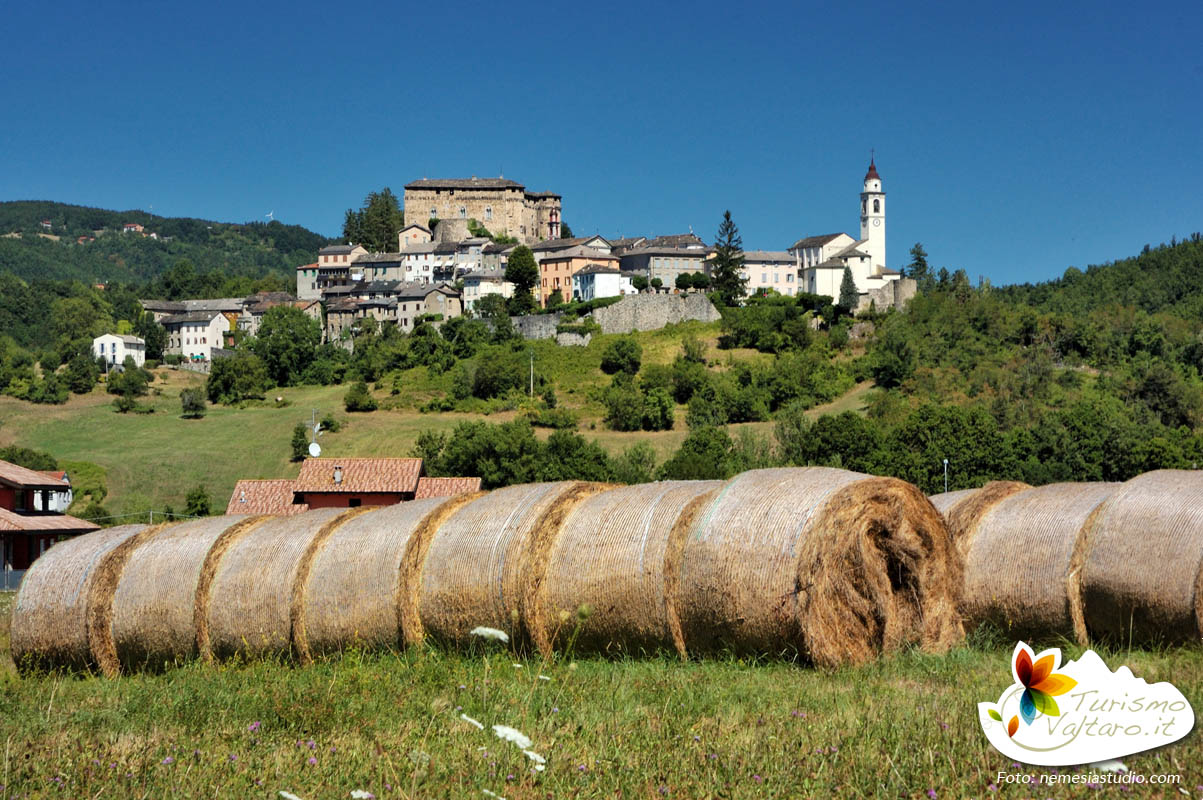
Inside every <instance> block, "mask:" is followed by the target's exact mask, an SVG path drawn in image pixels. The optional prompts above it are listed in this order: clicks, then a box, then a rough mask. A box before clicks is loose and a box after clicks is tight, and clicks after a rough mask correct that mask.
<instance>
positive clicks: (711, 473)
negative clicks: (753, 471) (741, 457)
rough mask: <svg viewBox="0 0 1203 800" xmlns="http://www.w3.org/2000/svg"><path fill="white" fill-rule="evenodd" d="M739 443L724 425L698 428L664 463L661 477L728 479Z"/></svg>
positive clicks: (731, 473) (668, 478)
mask: <svg viewBox="0 0 1203 800" xmlns="http://www.w3.org/2000/svg"><path fill="white" fill-rule="evenodd" d="M734 451H735V443H734V442H732V441H731V437H730V436H728V435H727V432H726V431H725V430H723V429H722V428H694V429H693V430H691V431H690V432H689V435H688V436H686V437H685V441H683V442H681V446H680V447H679V448H678V449H677V452H675V453H673V456H672V458H670V459H669V460H668V461H665V462H664V464H663V465H661V467H660V472H659V475H658V477H659V478H660V480H682V481H692V480H726V479H727V478H730V477H731V476H732V475H733V474H734V471H735V470H734V467H733V464H732V458H733V456H734Z"/></svg>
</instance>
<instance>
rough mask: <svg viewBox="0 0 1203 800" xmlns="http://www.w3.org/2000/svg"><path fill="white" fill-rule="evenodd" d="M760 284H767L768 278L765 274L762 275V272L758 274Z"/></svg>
mask: <svg viewBox="0 0 1203 800" xmlns="http://www.w3.org/2000/svg"><path fill="white" fill-rule="evenodd" d="M760 282H761V283H768V282H769V276H768V275H766V274H765V273H763V272H762V273H760Z"/></svg>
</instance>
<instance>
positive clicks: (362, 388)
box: [343, 381, 376, 411]
mask: <svg viewBox="0 0 1203 800" xmlns="http://www.w3.org/2000/svg"><path fill="white" fill-rule="evenodd" d="M343 406H345V407H346V409H347V410H348V411H375V410H376V398H375V397H372V393H371V392H370V391H368V385H367V383H365V382H364V381H356V382H355V383H354V384H352V385H351V388H350V389H348V390H347V394H346V395H345V396H344V397H343Z"/></svg>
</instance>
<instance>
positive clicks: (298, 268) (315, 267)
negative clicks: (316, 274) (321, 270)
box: [297, 261, 317, 272]
mask: <svg viewBox="0 0 1203 800" xmlns="http://www.w3.org/2000/svg"><path fill="white" fill-rule="evenodd" d="M303 269H317V262H316V261H315V262H313V263H312V264H302V265H301V266H299V267H297V271H298V272H300V271H301V270H303Z"/></svg>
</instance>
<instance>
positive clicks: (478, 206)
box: [404, 176, 561, 244]
mask: <svg viewBox="0 0 1203 800" xmlns="http://www.w3.org/2000/svg"><path fill="white" fill-rule="evenodd" d="M404 205H405V215H406V217H407V218H409V219H411V220H427V219H440V220H442V219H459V220H465V221H466V220H470V219H474V220H476V221H477V222H479V223H480V224H481V225H483V226H484V227H486V228H488V229H489V231H490V232H491V233H493V234H500V235H504V236H512V237H514V238H516V239H517V240H518V241H519V242H523V243H525V244H534V243H535V242H538V241H540V240H542V239H558V238H559V236H560V223H561V219H560V213H561V198H560V196H559V195H558V194H555V193H554V192H528V191H527V190H526V187H525V186H523V185H522V184H520V183H518V182H517V181H512V180H508V179H506V178H477V177H475V176H473V177H471V178H441V179H429V178H422V179H421V180H416V181H412V182H411V183H407V184H406V185H405V197H404Z"/></svg>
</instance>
